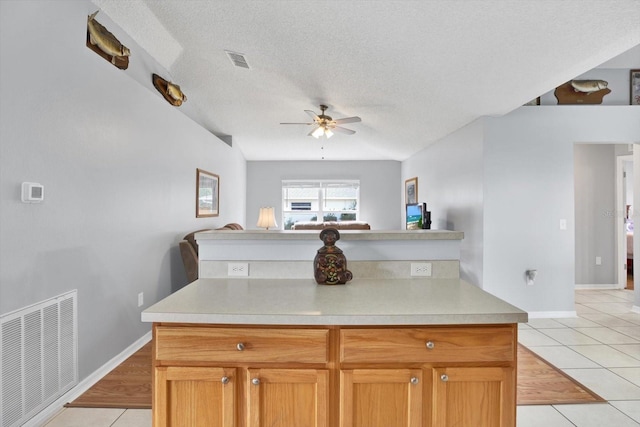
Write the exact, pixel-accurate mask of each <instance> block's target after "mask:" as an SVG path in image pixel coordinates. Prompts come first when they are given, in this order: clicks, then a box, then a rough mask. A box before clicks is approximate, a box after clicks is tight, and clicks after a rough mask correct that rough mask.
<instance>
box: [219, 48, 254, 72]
mask: <svg viewBox="0 0 640 427" xmlns="http://www.w3.org/2000/svg"><path fill="white" fill-rule="evenodd" d="M225 53H226V54H227V56H228V57H229V59H230V60H231V62H232V63H233V65H235V66H236V67H241V68H247V69H248V68H249V64H247V60H246V59H245V57H244V55H243V54H242V53H238V52H231V51H230V50H225Z"/></svg>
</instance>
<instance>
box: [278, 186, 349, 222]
mask: <svg viewBox="0 0 640 427" xmlns="http://www.w3.org/2000/svg"><path fill="white" fill-rule="evenodd" d="M359 206H360V181H358V180H295V181H293V180H286V181H282V223H283V224H284V229H285V230H291V226H292V225H293V224H295V223H296V222H300V221H317V222H322V221H351V220H357V219H358V216H359V215H358V214H359V211H358V210H359Z"/></svg>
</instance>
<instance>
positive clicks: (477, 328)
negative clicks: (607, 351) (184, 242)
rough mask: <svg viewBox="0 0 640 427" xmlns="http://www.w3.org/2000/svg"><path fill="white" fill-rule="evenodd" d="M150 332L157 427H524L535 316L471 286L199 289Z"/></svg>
mask: <svg viewBox="0 0 640 427" xmlns="http://www.w3.org/2000/svg"><path fill="white" fill-rule="evenodd" d="M142 320H143V321H146V322H153V336H154V349H153V363H154V380H153V425H154V426H177V425H181V426H182V425H207V426H218V425H219V426H241V427H250V426H251V427H253V426H256V427H257V426H282V427H290V426H296V427H303V426H319V427H320V426H324V427H333V426H341V427H347V426H366V427H373V426H385V427H394V426H429V427H440V426H454V425H460V426H471V425H473V426H474V427H483V426H486V427H498V426H501V427H513V426H515V413H516V403H515V397H516V354H517V353H516V352H517V323H519V322H526V321H527V314H526V313H525V312H523V311H522V310H519V309H518V308H516V307H514V306H512V305H510V304H508V303H506V302H504V301H502V300H500V299H498V298H496V297H493V296H491V295H490V294H488V293H486V292H484V291H482V290H480V289H478V288H477V287H475V286H473V285H470V284H468V283H466V282H464V281H461V280H459V279H434V278H428V279H425V278H412V279H358V278H356V279H354V280H353V281H351V282H349V283H347V284H346V285H333V286H327V285H317V284H316V283H315V282H314V281H313V279H255V278H220V279H199V280H197V281H195V282H193V283H192V284H190V285H188V286H186V287H185V288H183V289H181V290H180V291H178V292H176V293H174V294H172V295H170V296H169V297H167V298H166V299H164V300H162V301H160V302H158V303H157V304H155V305H153V306H151V307H149V308H148V309H147V310H145V311H144V312H143V314H142Z"/></svg>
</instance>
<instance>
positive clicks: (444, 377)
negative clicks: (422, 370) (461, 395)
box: [440, 374, 449, 383]
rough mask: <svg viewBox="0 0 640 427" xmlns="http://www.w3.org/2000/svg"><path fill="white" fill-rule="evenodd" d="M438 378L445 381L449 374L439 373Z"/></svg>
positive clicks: (447, 379)
mask: <svg viewBox="0 0 640 427" xmlns="http://www.w3.org/2000/svg"><path fill="white" fill-rule="evenodd" d="M440 379H441V380H442V382H445V383H446V382H447V381H449V376H448V375H447V374H442V375H440Z"/></svg>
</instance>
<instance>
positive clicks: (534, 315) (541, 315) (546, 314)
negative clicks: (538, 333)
mask: <svg viewBox="0 0 640 427" xmlns="http://www.w3.org/2000/svg"><path fill="white" fill-rule="evenodd" d="M567 317H578V313H577V312H575V311H530V312H529V319H563V318H567Z"/></svg>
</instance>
